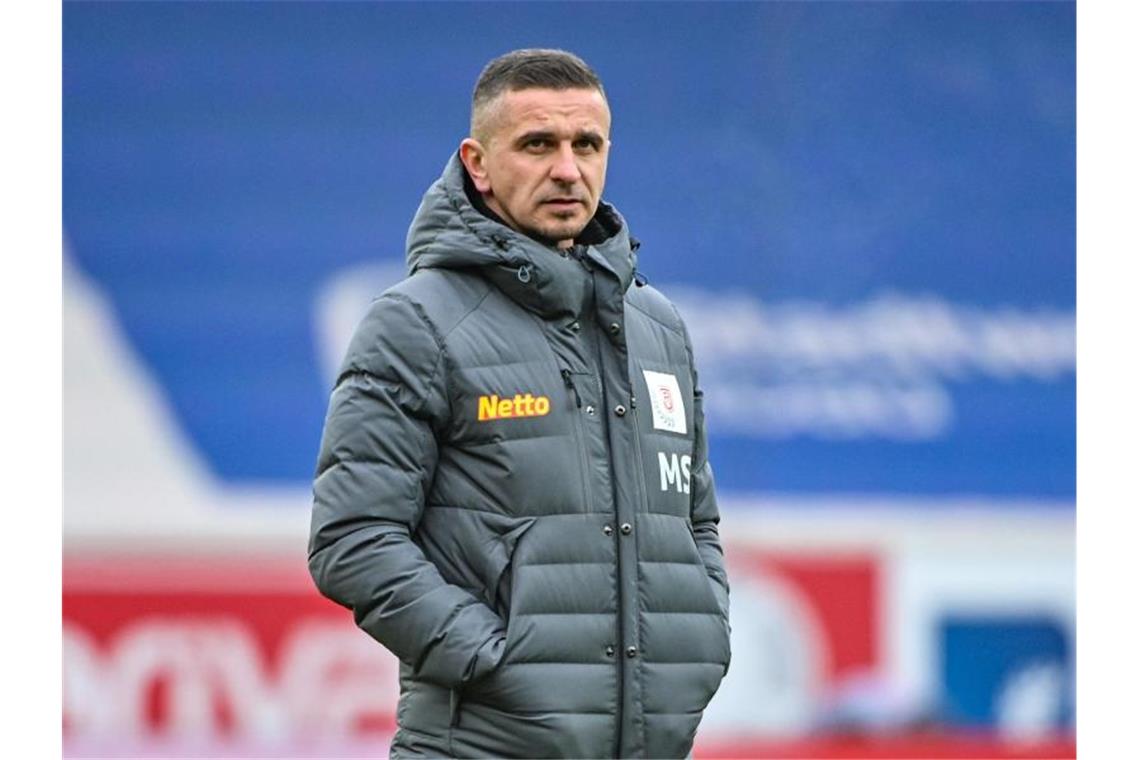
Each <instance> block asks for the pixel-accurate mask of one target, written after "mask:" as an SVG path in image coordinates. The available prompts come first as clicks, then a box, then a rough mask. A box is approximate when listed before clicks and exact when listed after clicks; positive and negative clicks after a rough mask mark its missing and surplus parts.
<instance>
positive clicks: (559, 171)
mask: <svg viewBox="0 0 1140 760" xmlns="http://www.w3.org/2000/svg"><path fill="white" fill-rule="evenodd" d="M550 178H551V179H553V180H555V181H556V182H577V181H578V180H579V179H581V178H582V172H581V171H580V170H579V169H578V157H577V156H575V155H574V148H573V146H571V145H570V143H563V144H561V145H560V146H559V148H558V153H557V154H556V155H555V156H554V165H553V166H552V167H551V168H550Z"/></svg>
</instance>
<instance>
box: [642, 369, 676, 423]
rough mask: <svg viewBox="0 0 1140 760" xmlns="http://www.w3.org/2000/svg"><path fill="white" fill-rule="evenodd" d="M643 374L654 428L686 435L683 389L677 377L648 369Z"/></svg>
mask: <svg viewBox="0 0 1140 760" xmlns="http://www.w3.org/2000/svg"><path fill="white" fill-rule="evenodd" d="M642 373H643V374H644V375H645V385H646V387H647V388H648V389H649V405H650V407H651V408H652V409H653V427H654V428H655V429H657V430H668V431H669V432H670V433H680V434H681V435H684V434H685V433H686V432H687V428H686V426H685V402H684V399H682V398H681V388H680V386H679V385H678V384H677V378H676V376H675V375H670V374H668V373H666V372H653V371H652V370H648V369H646V370H642Z"/></svg>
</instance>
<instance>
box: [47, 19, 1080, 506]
mask: <svg viewBox="0 0 1140 760" xmlns="http://www.w3.org/2000/svg"><path fill="white" fill-rule="evenodd" d="M63 20H64V25H63V32H64V34H63V54H64V59H63V109H64V144H63V190H64V224H65V231H66V234H67V236H68V242H69V245H70V249H71V252H72V255H73V257H74V260H75V262H76V263H77V264H78V265H79V266H80V267H81V268H82V269H83V270H84V271H85V272H86V273H87V274H88V275H90V276H91V277H93V278H94V280H95V281H96V282H97V283H98V285H99V286H100V287H101V288H102V289H104V291H105V292H106V293H107V294H108V295H109V296H110V298H111V300H112V302H113V304H114V308H115V310H116V312H117V316H118V317H119V318H120V320H121V322H122V326H123V328H124V330H125V332H126V335H127V337H128V339H129V341H130V343H131V344H132V346H133V347H134V348H135V349H136V351H137V352H139V354H140V355H141V357H142V358H143V360H144V361H145V363H146V365H147V366H148V367H149V368H150V369H151V370H152V371H153V372H154V373H155V375H156V376H157V378H158V380H159V382H160V383H161V385H162V387H163V389H164V390H165V392H166V394H167V397H168V398H169V400H170V402H171V403H172V405H173V409H174V411H175V413H176V416H177V419H178V420H179V421H180V423H181V424H182V425H183V426H184V428H185V430H186V431H187V433H188V435H189V436H190V438H191V439H192V440H193V441H194V442H195V444H196V445H197V446H198V448H199V449H200V450H201V452H202V453H203V455H204V457H205V458H206V460H207V462H208V463H209V465H210V467H211V468H212V469H213V471H214V472H215V473H216V474H217V475H218V476H219V477H221V478H223V479H225V480H227V481H230V482H240V483H243V484H249V483H265V482H269V483H275V484H301V483H303V482H305V481H307V480H308V479H309V478H310V477H311V474H312V470H313V466H314V462H315V455H316V448H317V443H318V440H319V436H320V429H321V423H322V421H323V416H324V412H325V406H326V401H327V395H328V391H329V388H328V387H327V383H326V379H325V378H324V377H323V375H322V371H321V368H320V366H319V365H318V353H317V348H316V345H315V343H314V335H313V328H312V319H313V301H314V297H315V295H316V293H317V291H318V289H319V288H320V286H321V285H322V284H323V283H324V282H325V280H326V279H327V278H328V277H329V276H330V275H332V274H333V273H334V272H336V271H337V270H340V269H342V268H344V267H347V266H352V265H356V264H361V263H368V262H378V261H379V262H383V261H400V260H402V258H403V242H404V235H405V232H406V229H407V225H408V222H409V221H410V219H411V216H412V214H413V213H414V211H415V208H416V206H417V205H418V203H419V198H420V196H421V194H422V192H423V191H424V190H425V189H426V187H427V186H428V184H430V182H431V181H432V180H433V179H434V178H435V177H436V176H437V175H438V173H439V171H440V169H441V168H442V167H443V164H444V163H445V162H446V160H447V158H448V156H449V154H450V153H451V152H452V151H453V150H454V149H455V148H456V146H457V145H458V142H459V140H460V139H461V138H462V137H463V136H464V135H465V134H466V128H467V118H468V99H469V95H470V90H471V87H472V86H473V84H474V80H475V78H476V77H477V75H478V72H479V71H480V69H481V68H482V66H483V65H484V64H485V63H486V62H487V61H488V60H489V59H490V58H492V57H494V56H495V55H498V54H500V53H502V52H505V51H507V50H509V49H512V48H516V47H530V46H553V47H564V48H567V49H570V50H573V51H575V52H577V53H579V54H580V55H582V56H583V57H584V58H585V59H586V60H587V61H589V62H590V63H591V65H593V66H594V68H595V69H596V70H597V71H598V72H599V73H600V75H601V76H602V78H603V80H604V81H605V85H606V89H607V92H608V95H609V98H610V101H611V104H612V105H613V108H614V114H615V117H614V118H615V121H614V133H613V139H614V148H613V152H612V154H611V159H610V172H609V179H608V184H607V188H606V197H607V198H608V199H609V200H610V201H611V202H613V203H615V205H617V206H618V208H619V209H621V210H622V212H623V214H624V215H625V216H626V218H627V219H628V220H629V221H630V225H631V229H632V231H633V233H634V234H635V235H636V236H637V237H638V238H640V239H641V240H642V241H643V243H644V246H643V248H642V249H641V263H640V267H641V269H642V271H644V272H645V274H646V275H648V277H649V278H650V280H651V281H653V282H654V284H658V283H687V284H692V285H697V286H700V287H703V288H707V289H710V290H718V289H725V288H729V287H731V288H734V289H738V290H745V291H747V292H749V293H751V294H753V295H755V296H756V297H757V298H759V299H762V300H765V301H781V300H792V299H797V300H798V299H805V300H809V301H816V302H821V303H824V304H828V305H832V306H835V307H842V306H845V305H849V304H854V303H857V302H859V301H861V300H863V299H866V298H869V297H871V296H873V295H875V294H876V293H880V292H883V291H887V290H893V291H900V292H905V293H911V294H916V295H923V294H935V295H937V296H938V297H940V298H942V299H945V300H947V301H951V302H954V303H957V304H964V305H968V306H975V307H980V308H984V309H998V308H1001V307H1016V308H1023V309H1027V310H1032V309H1038V308H1051V309H1062V310H1064V309H1072V308H1073V305H1074V302H1075V291H1074V281H1075V10H1074V5H1073V4H1072V3H809V4H791V3H763V4H727V3H726V4H720V3H717V4H687V3H681V4H673V3H669V4H640V3H621V4H608V3H576V4H561V3H552V4H545V3H544V4H450V3H438V4H383V5H375V4H357V3H342V4H341V3H338V4H315V3H313V4H293V3H256V4H255V3H187V4H183V3H177V4H176V3H153V4H152V3H145V4H136V3H129V4H126V3H124V4H119V3H112V4H104V3H81V4H77V3H66V4H65V6H64V17H63ZM1074 389H1075V378H1074V377H1072V376H1069V377H1067V378H1062V379H1061V380H1059V381H1057V382H1052V383H1040V382H1028V381H1024V380H1022V381H1011V382H1004V381H998V380H994V379H976V380H971V381H969V382H964V383H961V384H958V385H956V386H955V388H954V397H955V402H956V404H957V407H958V418H957V420H956V424H955V427H954V428H953V430H952V431H951V432H950V434H948V435H946V436H944V437H942V438H939V439H937V440H933V441H925V442H910V443H904V442H889V441H882V440H868V439H859V440H853V441H847V442H835V441H822V440H816V439H813V438H807V437H802V438H795V439H792V440H779V441H773V440H765V439H759V438H749V437H743V436H727V435H718V434H717V433H716V431H715V430H713V438H712V441H711V450H712V455H713V460H714V463H715V464H716V466H717V477H718V483H719V485H720V487H721V488H722V489H726V490H728V491H733V490H735V491H748V492H763V491H781V492H803V493H812V492H816V493H818V492H845V493H853V492H854V493H859V492H865V493H897V494H928V495H944V494H982V495H991V496H1021V497H1040V498H1047V499H1060V500H1061V501H1062V502H1064V501H1067V500H1069V499H1071V497H1072V496H1073V495H1074V493H1075V467H1074V464H1075V463H1074V455H1075V393H1074Z"/></svg>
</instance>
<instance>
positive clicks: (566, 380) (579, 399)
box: [559, 369, 582, 409]
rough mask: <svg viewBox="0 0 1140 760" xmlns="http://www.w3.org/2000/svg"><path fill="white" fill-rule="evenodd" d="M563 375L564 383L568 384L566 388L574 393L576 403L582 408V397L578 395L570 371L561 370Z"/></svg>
mask: <svg viewBox="0 0 1140 760" xmlns="http://www.w3.org/2000/svg"><path fill="white" fill-rule="evenodd" d="M559 371H560V372H561V373H562V382H564V383H566V387H567V388H569V389H570V390H572V391H574V401H575V403H576V404H577V406H578V408H579V409H581V408H582V397H581V396H579V395H578V389H577V388H576V387H575V386H574V380H573V378H571V377H570V370H568V369H564V370H559Z"/></svg>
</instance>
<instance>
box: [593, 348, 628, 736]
mask: <svg viewBox="0 0 1140 760" xmlns="http://www.w3.org/2000/svg"><path fill="white" fill-rule="evenodd" d="M594 347H595V350H596V352H597V355H598V376H597V378H596V380H597V383H596V384H597V390H598V403H599V404H605V403H608V400H607V398H606V395H605V388H604V385H605V380H604V379H603V377H604V375H605V366H606V363H605V357H604V355H603V354H602V338H601V337H600V336H598V335H595V336H594ZM630 406H631V407H632V404H631V405H630ZM603 413H606V412H604V411H603ZM610 424H612V423H609V422H608V421H607V423H606V427H607V429H608V427H609V425H610ZM609 448H610V447H607V449H609ZM613 457H614V452H613V451H612V450H611V451H610V462H609V466H610V481H611V483H612V481H613V478H614V474H615V471H616V468H615V467H614V463H613ZM617 521H618V512H617V499H616V498H615V499H614V522H615V523H616V522H617ZM615 527H616V525H615ZM619 535H620V533H619V531H614V537H615V538H616V539H617V540H616V541H615V547H614V548H615V552H614V559H615V560H616V562H617V581H618V616H617V623H618V626H617V628H618V629H617V635H618V641H617V643H618V646H617V648H616V650H617V651H615V652H614V659H615V660H616V662H617V669H618V695H617V696H618V698H617V736H616V737H615V741H616V744H615V746H614V757H621V756H622V754H621V748H622V739H623V734H624V729H625V660H624V659H623V657H622V653H623V652H624V651H625V604H624V602H625V601H626V600H625V597H624V593H625V592H624V591H623V590H622V585H623V584H622V577H623V576H622V562H621V539H620V538H618V536H619ZM634 571H635V572H636V568H634Z"/></svg>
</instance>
